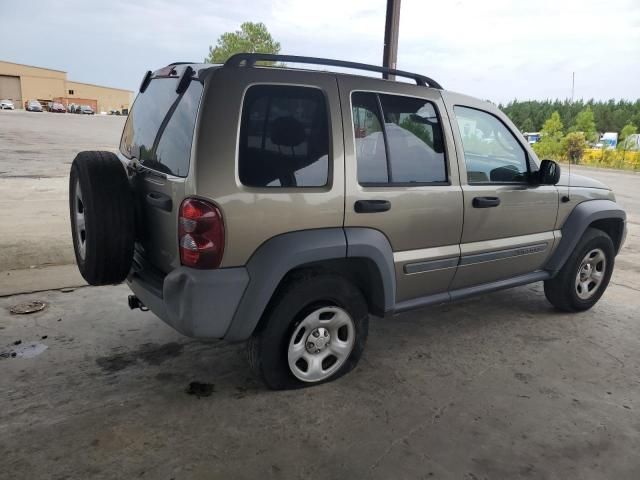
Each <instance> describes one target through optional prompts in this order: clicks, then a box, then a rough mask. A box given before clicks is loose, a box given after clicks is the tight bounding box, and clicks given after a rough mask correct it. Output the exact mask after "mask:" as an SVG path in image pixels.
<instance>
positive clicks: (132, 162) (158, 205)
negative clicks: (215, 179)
mask: <svg viewBox="0 0 640 480" xmlns="http://www.w3.org/2000/svg"><path fill="white" fill-rule="evenodd" d="M191 74H192V70H191V68H190V67H187V66H184V65H182V66H169V67H167V68H166V69H162V70H160V71H158V72H155V73H154V74H153V75H151V77H150V79H149V78H146V77H145V81H144V82H143V86H142V87H141V92H140V93H139V94H138V96H137V97H136V100H135V102H134V104H133V107H132V108H131V112H130V113H129V117H128V118H127V122H126V124H125V127H124V131H123V133H122V139H121V141H120V152H121V153H122V155H124V156H125V157H126V158H127V159H128V160H129V167H130V168H129V169H128V170H129V172H130V178H131V185H132V188H133V191H134V196H135V200H136V211H137V215H136V228H137V241H136V257H137V258H138V259H140V258H141V259H142V260H144V261H145V263H146V264H151V265H152V266H153V267H154V268H155V269H157V270H159V271H161V272H163V273H168V272H169V271H171V270H173V269H174V268H176V267H177V266H179V265H180V256H179V252H178V210H179V208H180V204H181V202H182V200H183V199H184V197H185V195H186V188H187V187H186V185H187V184H186V177H187V175H188V173H189V166H190V163H191V162H190V159H191V144H192V140H193V134H194V128H195V124H196V118H197V115H198V108H199V105H200V100H201V97H202V89H203V86H202V83H201V82H200V81H199V80H198V78H197V77H195V76H193V77H192V75H191ZM183 75H186V76H187V77H188V78H192V79H191V81H188V82H184V80H183V83H182V84H181V83H180V82H181V79H182V77H183ZM145 83H146V85H145ZM179 85H180V87H179ZM185 85H187V86H186V88H185Z"/></svg>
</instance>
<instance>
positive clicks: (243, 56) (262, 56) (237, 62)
mask: <svg viewBox="0 0 640 480" xmlns="http://www.w3.org/2000/svg"><path fill="white" fill-rule="evenodd" d="M278 61H280V62H290V63H306V64H310V65H328V66H332V67H342V68H353V69H355V70H368V71H370V72H380V73H386V74H388V75H395V76H397V77H406V78H411V79H413V80H415V82H416V84H417V85H421V86H424V87H433V88H438V89H440V90H442V86H441V85H440V84H439V83H438V82H436V81H435V80H433V79H432V78H429V77H426V76H424V75H420V74H418V73H411V72H405V71H403V70H395V69H393V68H385V67H379V66H377V65H368V64H366V63H357V62H345V61H344V60H331V59H329V58H318V57H301V56H299V55H273V54H271V53H236V54H235V55H232V56H231V57H229V59H228V60H227V61H226V62H224V66H225V67H241V66H243V65H244V66H247V67H253V66H254V65H255V64H256V62H278Z"/></svg>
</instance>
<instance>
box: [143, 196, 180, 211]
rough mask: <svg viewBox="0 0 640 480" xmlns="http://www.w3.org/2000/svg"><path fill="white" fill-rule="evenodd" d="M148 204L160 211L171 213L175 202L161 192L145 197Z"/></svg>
mask: <svg viewBox="0 0 640 480" xmlns="http://www.w3.org/2000/svg"><path fill="white" fill-rule="evenodd" d="M145 198H146V200H147V203H148V204H149V205H151V206H152V207H156V208H159V209H160V210H164V211H165V212H170V211H171V209H172V208H173V202H172V201H171V197H170V196H169V195H166V194H164V193H160V192H149V193H147V196H146V197H145Z"/></svg>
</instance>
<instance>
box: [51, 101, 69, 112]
mask: <svg viewBox="0 0 640 480" xmlns="http://www.w3.org/2000/svg"><path fill="white" fill-rule="evenodd" d="M49 111H50V112H54V113H67V109H66V108H65V107H64V105H63V104H61V103H57V102H53V103H52V104H51V107H49Z"/></svg>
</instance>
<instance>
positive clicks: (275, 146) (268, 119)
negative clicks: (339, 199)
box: [238, 85, 329, 187]
mask: <svg viewBox="0 0 640 480" xmlns="http://www.w3.org/2000/svg"><path fill="white" fill-rule="evenodd" d="M328 123H329V122H328V117H327V102H326V99H325V97H324V94H323V93H322V92H321V91H320V90H318V89H315V88H307V87H291V86H284V85H256V86H253V87H251V88H249V89H248V90H247V93H246V95H245V99H244V105H243V107H242V123H241V127H240V145H239V159H238V162H239V163H238V169H239V175H240V181H241V182H242V183H243V184H244V185H247V186H249V187H322V186H325V185H327V180H328V177H329V125H328Z"/></svg>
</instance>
